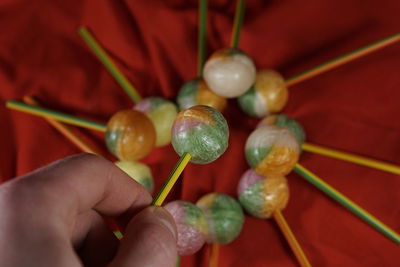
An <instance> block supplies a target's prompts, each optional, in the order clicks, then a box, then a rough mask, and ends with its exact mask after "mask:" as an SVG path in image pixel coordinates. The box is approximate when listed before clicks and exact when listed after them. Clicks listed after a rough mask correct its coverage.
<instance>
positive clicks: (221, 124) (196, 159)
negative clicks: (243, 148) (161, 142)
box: [172, 106, 229, 164]
mask: <svg viewBox="0 0 400 267" xmlns="http://www.w3.org/2000/svg"><path fill="white" fill-rule="evenodd" d="M228 138H229V129H228V124H227V123H226V120H225V118H224V116H222V114H221V113H219V112H218V111H217V110H215V109H214V108H212V107H208V106H194V107H191V108H189V109H186V110H183V111H181V112H179V114H178V116H177V117H176V119H175V121H174V125H173V127H172V145H173V147H174V149H175V151H176V153H178V154H179V155H180V156H182V155H183V154H184V153H185V152H186V153H189V154H190V155H191V157H192V158H191V162H193V163H198V164H206V163H209V162H211V161H214V160H216V159H217V158H218V157H219V156H221V155H222V154H223V153H224V152H225V150H226V149H227V147H228Z"/></svg>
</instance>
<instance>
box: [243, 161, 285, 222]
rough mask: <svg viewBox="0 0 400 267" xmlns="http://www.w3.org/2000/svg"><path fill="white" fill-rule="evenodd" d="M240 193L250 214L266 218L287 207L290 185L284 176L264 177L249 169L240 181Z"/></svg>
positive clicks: (244, 206)
mask: <svg viewBox="0 0 400 267" xmlns="http://www.w3.org/2000/svg"><path fill="white" fill-rule="evenodd" d="M238 195H239V202H240V204H242V206H243V208H244V209H245V210H246V211H247V212H248V213H249V214H251V215H253V216H255V217H258V218H263V219H266V218H269V217H271V215H272V213H273V212H274V211H276V210H282V209H284V208H285V207H286V204H287V202H288V200H289V187H288V185H287V181H286V178H285V177H284V176H280V175H273V176H267V177H264V176H261V175H259V174H257V173H256V172H254V171H253V170H252V169H249V170H247V171H246V172H245V173H244V174H243V175H242V178H241V179H240V181H239V184H238Z"/></svg>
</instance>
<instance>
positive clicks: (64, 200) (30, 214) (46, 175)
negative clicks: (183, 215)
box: [0, 154, 177, 267]
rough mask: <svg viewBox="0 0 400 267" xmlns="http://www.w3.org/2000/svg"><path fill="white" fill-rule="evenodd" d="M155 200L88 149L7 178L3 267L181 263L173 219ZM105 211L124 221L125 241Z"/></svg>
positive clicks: (0, 234)
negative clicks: (115, 232)
mask: <svg viewBox="0 0 400 267" xmlns="http://www.w3.org/2000/svg"><path fill="white" fill-rule="evenodd" d="M150 202H151V196H150V195H149V193H148V192H147V191H146V190H145V189H144V188H143V187H141V186H140V185H139V184H138V183H136V182H135V181H134V180H132V179H131V178H130V177H128V176H127V175H126V174H125V173H123V172H122V171H121V170H119V169H118V168H117V167H116V166H114V164H112V163H110V162H108V161H107V160H105V159H102V158H99V157H97V156H94V155H89V154H82V155H77V156H72V157H68V158H65V159H62V160H60V161H57V162H55V163H52V164H50V165H48V166H45V167H43V168H41V169H38V170H36V171H34V172H32V173H29V174H27V175H24V176H23V177H20V178H17V179H13V180H11V181H8V182H7V183H5V184H3V185H1V186H0V216H1V219H0V266H3V267H7V266H13V267H14V266H44V267H46V266H51V267H54V266H58V267H63V266H68V267H71V266H82V264H84V265H85V266H105V265H108V264H109V266H111V267H119V266H175V262H176V257H177V252H176V235H177V233H176V227H175V223H174V220H173V218H172V216H171V215H170V214H169V213H168V212H167V211H165V210H164V209H163V208H161V207H154V206H152V207H147V206H148V205H149V204H150ZM145 207H147V208H145ZM143 208H144V209H143ZM140 210H141V211H140ZM138 211H139V212H138ZM101 215H107V216H113V217H118V218H125V219H126V221H127V224H126V229H125V232H124V238H123V239H122V240H121V241H118V239H117V238H116V237H115V236H114V235H113V233H112V231H111V230H110V229H109V228H108V227H107V226H106V224H105V223H104V220H103V219H102V217H101Z"/></svg>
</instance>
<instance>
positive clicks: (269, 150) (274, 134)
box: [245, 125, 300, 175]
mask: <svg viewBox="0 0 400 267" xmlns="http://www.w3.org/2000/svg"><path fill="white" fill-rule="evenodd" d="M299 154H300V147H299V144H298V143H297V141H296V139H295V138H294V136H293V135H292V134H291V133H290V132H289V130H288V129H286V128H284V127H280V126H275V125H272V126H263V127H259V128H257V129H255V130H254V131H253V132H252V133H251V134H250V136H249V137H248V138H247V141H246V146H245V155H246V159H247V162H248V164H249V165H250V166H251V167H252V168H253V169H254V170H255V171H256V172H257V173H259V174H261V175H270V174H281V175H286V174H288V173H289V172H290V171H291V170H292V169H293V167H294V165H295V164H296V163H297V161H298V159H299Z"/></svg>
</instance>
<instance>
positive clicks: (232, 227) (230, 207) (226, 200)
mask: <svg viewBox="0 0 400 267" xmlns="http://www.w3.org/2000/svg"><path fill="white" fill-rule="evenodd" d="M196 205H197V206H198V207H199V208H200V209H201V210H202V211H203V213H204V215H205V216H206V219H207V224H208V236H207V242H208V243H218V244H223V245H224V244H228V243H230V242H232V241H233V240H235V239H236V237H237V236H238V235H239V234H240V232H241V230H242V227H243V222H244V215H243V211H242V208H241V206H240V204H239V203H238V202H237V201H236V200H235V199H234V198H232V197H230V196H228V195H225V194H219V193H210V194H207V195H205V196H203V197H202V198H200V199H199V200H198V201H197V203H196Z"/></svg>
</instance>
